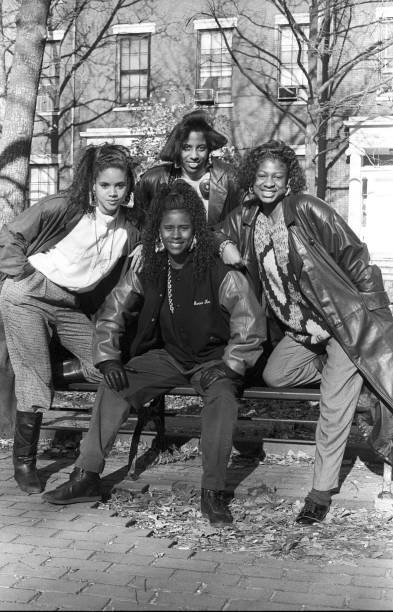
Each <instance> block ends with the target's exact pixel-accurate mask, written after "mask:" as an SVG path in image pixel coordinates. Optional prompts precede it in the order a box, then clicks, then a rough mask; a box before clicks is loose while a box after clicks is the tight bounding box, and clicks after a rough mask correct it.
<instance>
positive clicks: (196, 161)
mask: <svg viewBox="0 0 393 612" xmlns="http://www.w3.org/2000/svg"><path fill="white" fill-rule="evenodd" d="M208 158H209V149H208V146H207V142H206V138H205V135H204V134H203V132H190V133H189V135H188V138H187V140H185V141H184V142H183V144H182V147H181V151H180V163H181V167H182V168H183V170H184V172H185V173H186V174H187V175H188V176H189V177H190V178H191V179H194V180H198V179H199V178H200V177H201V176H203V175H204V173H205V172H206V167H207V160H208Z"/></svg>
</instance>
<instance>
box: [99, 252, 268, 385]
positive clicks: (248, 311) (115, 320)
mask: <svg viewBox="0 0 393 612" xmlns="http://www.w3.org/2000/svg"><path fill="white" fill-rule="evenodd" d="M221 265H222V264H221ZM210 272H211V273H212V276H211V278H212V279H214V278H215V276H214V274H213V273H214V270H211V271H210ZM166 278H167V268H166V265H165V266H164V267H163V269H162V273H161V274H160V278H159V280H158V282H157V283H151V282H149V283H141V281H140V280H139V278H138V276H137V275H136V274H135V272H133V270H132V269H131V268H130V269H129V270H128V272H127V274H126V275H125V276H124V277H123V278H122V279H121V281H120V282H119V283H118V284H117V286H116V287H115V288H114V289H113V291H112V292H111V294H110V295H109V296H108V298H107V299H106V301H105V303H104V304H103V306H102V308H101V309H100V311H99V312H98V317H97V323H96V330H95V340H94V343H93V358H94V363H95V364H98V363H100V362H102V361H108V360H110V359H115V360H120V359H121V358H122V344H123V345H124V336H125V334H126V333H127V323H128V322H129V321H130V319H132V317H135V316H137V318H138V325H137V327H134V328H133V331H132V333H131V334H129V336H128V343H129V345H130V346H131V349H130V351H129V355H130V356H131V357H133V356H135V355H140V354H142V353H145V352H146V351H148V350H150V349H153V348H158V347H160V346H162V341H161V338H160V330H159V313H160V309H161V305H162V303H163V300H164V298H165V288H166ZM217 284H218V283H216V282H215V281H213V283H212V286H213V290H214V292H215V294H216V295H217V297H218V300H217V302H218V303H219V311H218V316H222V317H224V315H223V313H222V310H224V311H225V312H226V313H228V315H229V323H228V325H229V330H228V336H229V340H228V342H227V343H226V346H225V348H224V351H223V358H222V359H223V361H224V362H225V363H226V365H228V366H229V367H230V368H231V369H232V370H234V371H235V372H237V373H238V374H240V375H241V376H243V375H244V373H245V370H246V369H248V368H251V367H252V366H253V365H254V364H255V363H256V361H257V359H258V358H259V357H260V356H261V354H262V352H263V343H264V341H265V339H266V320H265V316H264V313H263V310H262V308H261V306H260V305H259V304H258V300H257V299H256V297H255V295H254V292H253V290H252V288H251V286H250V284H249V283H248V282H247V280H246V278H245V276H244V275H243V274H242V273H241V272H239V271H237V270H232V269H230V270H228V271H227V272H226V273H225V275H224V278H223V280H222V281H221V282H220V283H219V286H217ZM195 326H198V319H197V318H196V317H195ZM206 326H207V327H209V323H208V322H207V323H206V322H203V327H204V328H206Z"/></svg>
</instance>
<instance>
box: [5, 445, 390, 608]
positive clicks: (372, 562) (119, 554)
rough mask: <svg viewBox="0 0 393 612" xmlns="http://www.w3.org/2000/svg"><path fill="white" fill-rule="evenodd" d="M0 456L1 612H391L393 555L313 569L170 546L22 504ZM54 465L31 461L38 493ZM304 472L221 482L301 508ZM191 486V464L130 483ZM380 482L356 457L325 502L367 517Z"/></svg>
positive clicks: (285, 468) (98, 519)
mask: <svg viewBox="0 0 393 612" xmlns="http://www.w3.org/2000/svg"><path fill="white" fill-rule="evenodd" d="M287 450H288V449H286V450H284V451H283V448H282V446H280V447H279V448H277V449H275V448H274V447H271V448H270V450H268V452H270V453H274V452H277V453H281V454H282V453H283V452H284V453H285V452H287ZM296 452H297V451H295V453H296ZM10 455H11V453H10V451H1V452H0V480H1V490H0V546H1V548H0V610H392V609H393V558H375V559H371V558H361V557H359V558H358V559H356V560H355V561H354V562H353V563H344V564H343V563H338V562H337V563H335V562H331V563H324V564H321V563H317V562H315V561H313V562H307V561H303V560H301V561H299V560H292V559H289V560H287V559H276V558H273V557H262V558H261V557H260V556H258V554H257V552H256V551H252V550H251V551H245V552H236V553H231V552H227V551H225V550H224V551H202V550H201V551H199V550H197V551H196V552H195V551H193V550H189V549H188V550H187V549H184V548H176V544H175V543H174V541H173V540H171V539H158V538H153V537H151V533H150V531H149V530H145V529H139V528H136V527H135V526H131V527H126V523H127V521H126V520H125V519H124V518H122V517H118V516H111V513H110V511H109V510H108V509H107V508H106V507H98V508H97V507H95V505H93V504H88V503H86V504H76V505H70V506H64V507H62V506H50V505H49V504H47V503H45V502H43V501H42V499H41V496H40V495H30V496H28V495H25V494H24V493H22V492H21V491H20V490H19V489H18V488H17V486H16V485H15V482H14V480H13V477H12V466H11V456H10ZM289 458H290V455H289ZM65 463H67V462H65V461H64V460H62V461H57V462H56V461H54V460H49V459H42V458H40V459H39V467H40V468H44V469H43V473H44V474H46V475H48V474H49V480H48V483H47V485H46V488H47V489H50V488H53V486H57V484H59V483H60V482H62V481H63V480H65V479H67V478H68V474H69V473H70V471H71V469H72V465H71V464H70V463H69V462H68V465H65ZM125 463H126V456H125V455H122V456H121V455H120V456H117V457H111V458H110V459H109V460H108V462H107V465H106V468H105V472H104V476H108V477H112V476H113V475H116V474H117V479H119V478H118V475H119V474H120V473H121V470H122V468H124V465H125ZM347 465H348V466H349V464H347ZM59 468H60V471H58V470H59ZM312 469H313V468H312V465H310V464H309V463H308V462H307V461H296V460H294V462H293V464H290V461H289V462H288V460H286V461H283V462H282V463H281V464H280V462H275V463H273V464H264V463H260V464H259V465H258V466H257V467H256V468H255V469H254V470H253V471H250V470H248V472H249V473H247V471H243V473H242V470H232V471H231V472H230V479H231V480H232V483H233V485H234V486H235V487H236V488H235V495H236V496H243V495H246V496H247V495H252V491H253V489H255V487H260V486H261V485H262V484H265V485H267V486H270V487H273V486H275V487H277V494H278V495H279V496H281V497H283V498H288V499H300V500H302V499H303V497H304V495H305V493H306V492H307V491H308V490H309V487H310V484H311V477H312ZM348 469H349V467H348ZM111 475H112V476H111ZM199 481H200V458H199V457H197V458H196V459H192V460H189V461H186V462H181V463H173V464H168V465H158V466H156V467H153V468H151V469H149V470H147V471H146V472H145V473H144V474H143V475H142V476H141V478H140V480H139V481H137V483H138V486H139V487H142V486H147V485H148V486H149V487H150V489H154V488H156V489H160V488H165V487H170V485H171V484H173V483H175V482H177V483H188V484H195V486H196V487H198V486H199ZM380 484H381V476H380V475H378V474H375V473H373V472H372V471H370V470H369V469H368V468H366V467H365V466H364V464H363V463H362V462H361V461H360V460H359V459H357V460H356V462H355V464H354V465H353V466H352V468H351V469H350V472H349V474H348V476H347V478H346V479H345V481H344V483H343V485H342V488H341V491H340V493H339V494H338V495H336V496H335V501H334V504H338V505H340V506H344V507H348V508H351V507H352V508H355V507H364V508H369V509H372V508H373V504H374V498H375V496H376V494H377V493H378V491H379V490H380ZM392 534H393V525H392ZM149 536H150V537H149Z"/></svg>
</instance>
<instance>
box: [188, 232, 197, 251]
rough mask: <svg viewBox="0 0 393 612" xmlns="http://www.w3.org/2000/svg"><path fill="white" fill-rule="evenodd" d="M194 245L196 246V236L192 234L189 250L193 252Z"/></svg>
mask: <svg viewBox="0 0 393 612" xmlns="http://www.w3.org/2000/svg"><path fill="white" fill-rule="evenodd" d="M196 245H197V239H196V236H195V234H194V236H193V238H192V241H191V244H190V248H189V250H190V251H193V250H194V249H195V247H196Z"/></svg>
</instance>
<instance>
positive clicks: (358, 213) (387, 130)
mask: <svg viewBox="0 0 393 612" xmlns="http://www.w3.org/2000/svg"><path fill="white" fill-rule="evenodd" d="M345 125H346V126H348V127H349V147H348V150H347V155H349V157H350V165H349V193H348V224H349V225H350V227H351V228H352V229H353V230H354V232H355V233H356V234H357V235H358V236H361V234H362V231H363V230H362V163H361V162H362V156H363V155H365V153H366V152H367V149H373V150H376V149H385V150H386V149H393V115H387V116H385V117H375V118H374V119H367V118H366V117H350V118H349V119H348V121H346V122H345Z"/></svg>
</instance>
